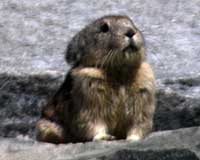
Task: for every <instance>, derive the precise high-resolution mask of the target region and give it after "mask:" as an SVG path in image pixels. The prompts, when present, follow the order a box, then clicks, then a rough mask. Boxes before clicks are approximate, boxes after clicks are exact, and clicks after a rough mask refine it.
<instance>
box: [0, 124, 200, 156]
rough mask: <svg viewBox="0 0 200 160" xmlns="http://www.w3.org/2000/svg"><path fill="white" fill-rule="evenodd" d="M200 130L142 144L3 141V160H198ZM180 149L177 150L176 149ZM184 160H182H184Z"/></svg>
mask: <svg viewBox="0 0 200 160" xmlns="http://www.w3.org/2000/svg"><path fill="white" fill-rule="evenodd" d="M199 136H200V128H199V127H194V128H187V129H180V130H174V131H164V132H155V133H152V134H151V135H150V136H149V137H147V138H146V139H145V140H143V141H141V142H139V143H130V142H126V141H111V142H89V143H85V144H83V143H77V144H68V145H53V144H48V143H38V142H35V141H31V140H24V139H22V138H21V139H12V138H1V139H0V141H1V143H0V148H1V149H0V159H1V160H26V159H29V160H37V159H45V160H51V159H54V160H72V159H73V160H86V159H90V160H94V159H101V160H107V159H108V160H112V159H113V160H114V159H116V160H118V159H120V160H129V159H134V158H135V159H137V160H143V159H145V160H153V158H154V160H158V159H159V160H186V159H187V160H190V159H191V160H199V157H200V147H199V146H200V142H199V141H198V140H197V139H198V138H199ZM175 148H178V149H175ZM181 158H182V159H181Z"/></svg>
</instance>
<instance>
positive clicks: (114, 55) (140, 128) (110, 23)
mask: <svg viewBox="0 0 200 160" xmlns="http://www.w3.org/2000/svg"><path fill="white" fill-rule="evenodd" d="M66 61H67V62H68V63H69V64H71V66H72V68H71V69H70V71H69V73H68V74H67V75H66V78H65V81H64V83H63V84H62V85H61V87H60V88H59V90H58V91H57V93H56V94H55V95H54V97H53V98H52V99H50V101H49V102H48V104H47V105H46V106H44V108H43V110H42V115H41V119H40V120H39V121H38V123H37V138H38V140H40V141H46V142H51V143H66V142H84V141H91V140H113V139H127V140H130V141H138V140H140V139H142V138H144V137H145V136H146V135H147V134H148V133H149V132H150V131H151V129H152V126H153V115H154V111H155V79H154V74H153V71H152V69H151V66H150V65H149V64H148V63H147V62H146V55H145V47H144V40H143V36H142V34H141V32H140V31H139V30H138V29H137V28H136V26H135V25H134V23H133V22H132V21H131V19H130V18H128V17H127V16H121V15H115V16H105V17H102V18H100V19H97V20H95V21H94V22H92V23H91V24H89V25H87V26H86V27H85V28H84V29H82V30H81V31H80V32H79V33H77V34H76V35H75V36H74V37H73V38H72V40H71V41H70V43H69V45H68V49H67V52H66Z"/></svg>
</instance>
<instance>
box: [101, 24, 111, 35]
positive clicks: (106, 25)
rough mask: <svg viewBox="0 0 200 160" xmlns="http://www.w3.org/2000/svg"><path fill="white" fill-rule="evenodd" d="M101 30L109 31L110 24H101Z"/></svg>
mask: <svg viewBox="0 0 200 160" xmlns="http://www.w3.org/2000/svg"><path fill="white" fill-rule="evenodd" d="M100 31H101V32H103V33H106V32H108V31H109V26H108V24H107V23H103V24H101V26H100Z"/></svg>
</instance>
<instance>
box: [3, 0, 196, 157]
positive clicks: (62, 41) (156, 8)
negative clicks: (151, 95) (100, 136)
mask: <svg viewBox="0 0 200 160" xmlns="http://www.w3.org/2000/svg"><path fill="white" fill-rule="evenodd" d="M107 14H126V15H128V16H130V17H131V18H132V19H133V20H134V22H135V24H136V25H137V26H138V28H140V30H141V31H142V32H143V34H144V37H145V40H146V46H147V55H148V60H149V62H150V63H151V64H152V65H153V66H154V69H155V73H156V77H157V84H158V85H157V86H158V92H157V99H158V100H157V110H156V115H155V118H154V131H161V130H172V129H178V128H185V127H192V126H200V116H199V115H200V56H199V54H200V45H199V42H200V1H199V0H190V1H187V0H183V1H179V0H168V1H166V2H165V1H162V0H151V1H149V0H134V1H132V0H123V1H120V0H116V1H107V0H101V1H98V2H96V1H89V0H84V1H78V0H73V1H72V0H43V1H41V0H40V1H39V0H32V1H27V0H20V1H18V0H1V1H0V136H1V137H2V138H1V140H0V160H1V159H2V160H7V159H8V160H11V159H16V160H17V159H20V160H23V159H30V160H32V159H59V160H64V159H67V158H68V159H78V158H81V156H82V158H84V157H85V158H86V159H113V157H115V158H116V159H117V158H118V159H119V157H120V156H123V155H124V157H123V158H124V159H130V158H132V159H133V158H135V159H136V158H137V156H139V158H140V159H144V157H141V156H147V157H150V156H149V155H153V157H155V159H156V158H157V157H156V156H160V157H161V156H164V157H165V155H168V157H170V156H171V154H176V153H177V159H178V158H179V157H180V154H179V153H183V155H184V156H185V157H187V156H189V157H190V156H191V157H192V156H193V157H194V154H193V152H194V153H195V154H197V155H198V156H199V154H200V151H199V149H200V144H197V143H198V141H197V139H199V137H200V134H199V129H196V131H194V130H195V128H193V129H186V130H184V129H183V130H178V131H166V132H155V133H154V134H153V135H152V136H153V137H150V138H149V139H148V140H147V141H144V142H142V143H139V144H133V145H129V144H128V143H126V142H123V141H118V142H117V141H115V142H101V143H86V144H81V143H80V144H67V145H59V146H54V145H50V144H41V143H37V142H35V141H34V137H35V129H34V127H35V122H36V121H37V119H38V117H39V115H40V110H41V106H42V105H44V104H45V103H46V101H47V99H48V98H49V97H51V96H52V95H53V93H54V92H55V91H56V89H57V88H58V87H59V85H60V84H61V83H62V81H63V78H64V75H65V74H66V72H67V71H68V69H69V66H68V65H67V64H66V63H65V62H64V52H65V49H66V47H67V43H68V42H69V40H70V39H71V37H72V36H73V35H74V34H75V33H76V32H77V31H79V30H80V29H81V28H82V27H84V25H86V24H87V23H89V22H91V21H92V20H93V19H95V18H98V17H100V16H103V15H107ZM4 137H13V138H14V139H9V138H4ZM16 137H18V138H20V137H23V138H22V139H20V140H18V139H15V138H16ZM164 137H165V138H164ZM25 138H26V139H30V140H28V141H26V140H24V139H25ZM163 138H164V139H163ZM186 139H187V140H186ZM120 147H122V148H123V149H121V148H120ZM185 147H186V148H189V150H181V149H182V148H185ZM160 148H162V149H164V150H163V151H159V150H158V149H160ZM174 148H176V149H175V150H165V149H174ZM118 149H119V150H118ZM130 150H131V151H130ZM138 150H141V151H142V152H139V151H138ZM145 150H147V152H146V151H145ZM150 150H152V151H150ZM118 151H119V152H118ZM191 151H192V152H191ZM93 155H94V156H93ZM2 156H5V157H2ZM178 156H179V157H178ZM27 157H29V158H27ZM66 157H67V158H66ZM173 157H176V155H173V156H172V158H173ZM31 158H32V159H31ZM139 158H138V159H139ZM182 159H184V158H182ZM188 159H189V158H188ZM194 159H195V158H194Z"/></svg>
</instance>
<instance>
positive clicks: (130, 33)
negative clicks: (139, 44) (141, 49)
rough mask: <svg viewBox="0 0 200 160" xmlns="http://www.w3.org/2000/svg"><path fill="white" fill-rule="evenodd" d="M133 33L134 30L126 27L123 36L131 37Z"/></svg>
mask: <svg viewBox="0 0 200 160" xmlns="http://www.w3.org/2000/svg"><path fill="white" fill-rule="evenodd" d="M134 35H135V31H134V30H133V29H128V30H127V32H126V33H125V36H126V37H128V38H132V37H133V36H134Z"/></svg>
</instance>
